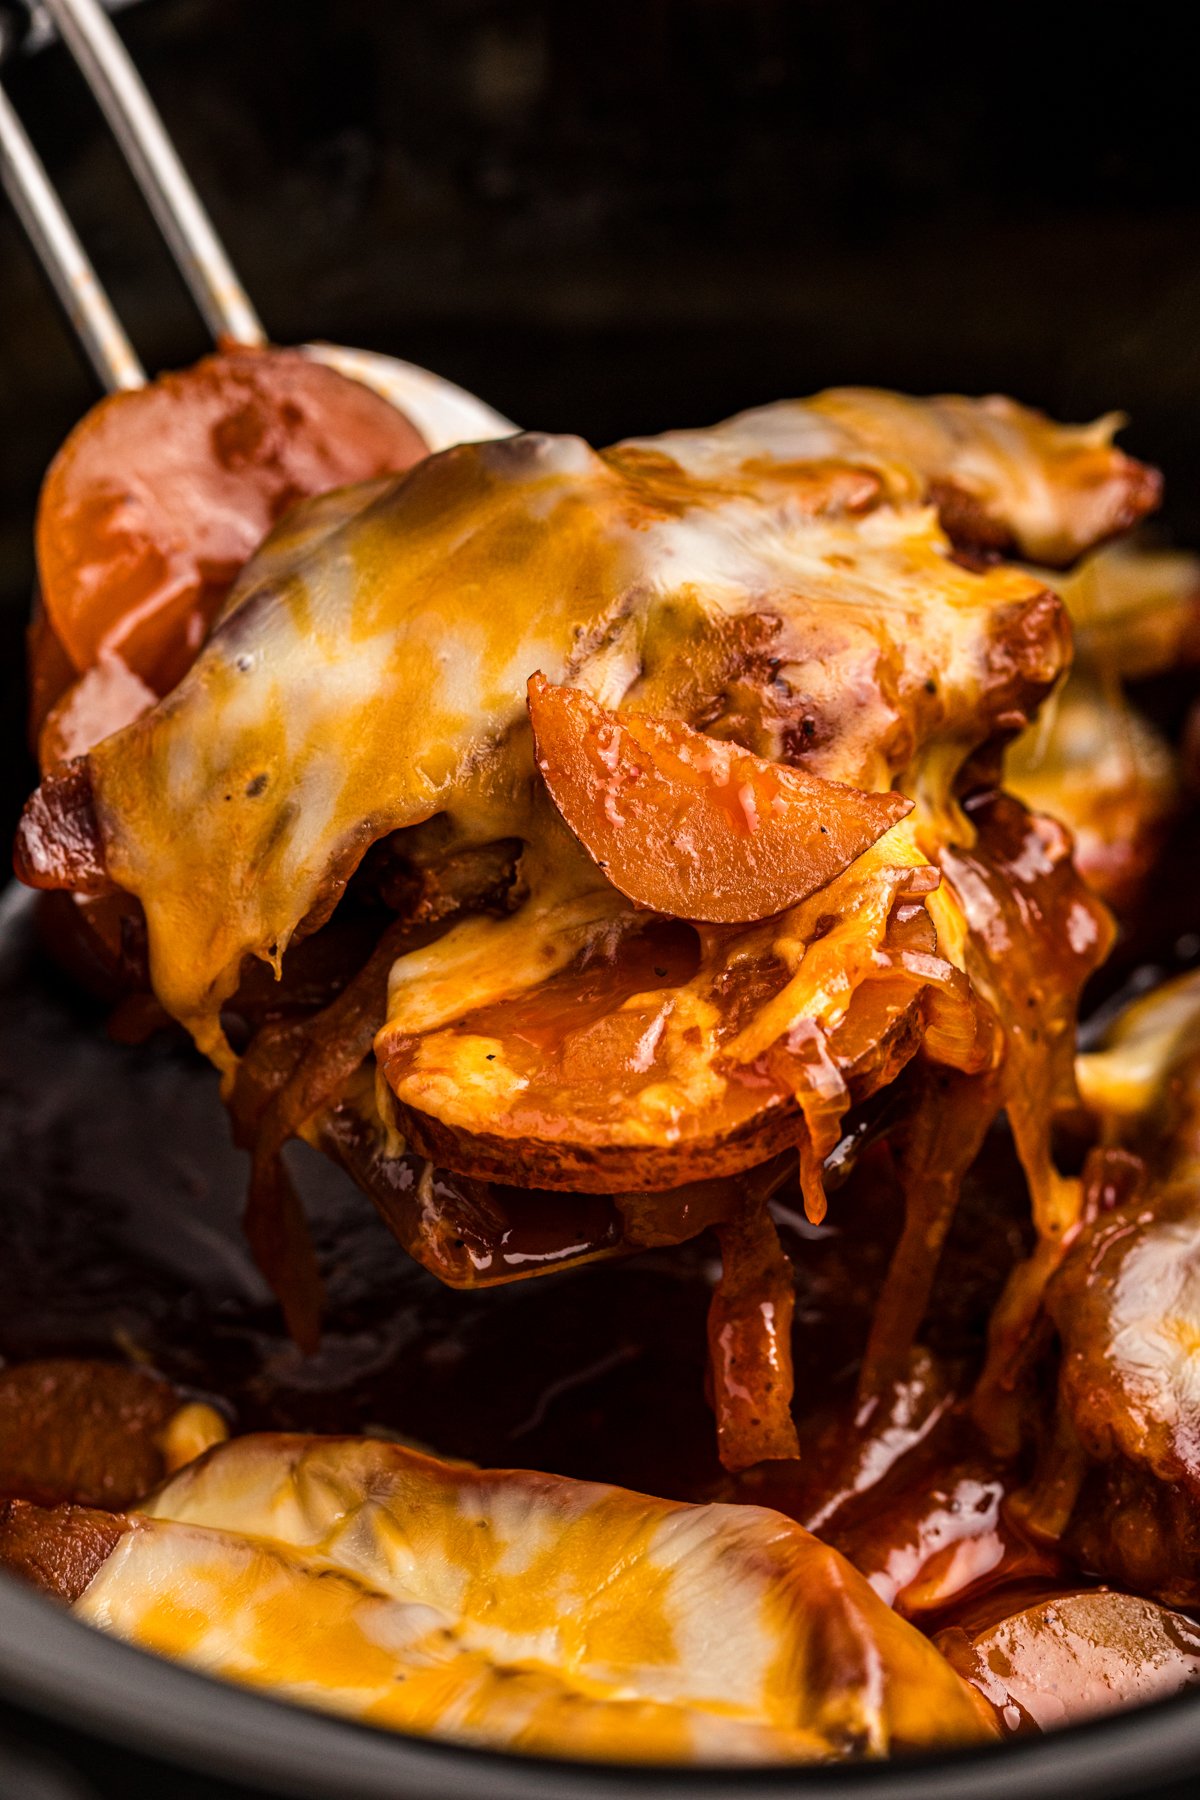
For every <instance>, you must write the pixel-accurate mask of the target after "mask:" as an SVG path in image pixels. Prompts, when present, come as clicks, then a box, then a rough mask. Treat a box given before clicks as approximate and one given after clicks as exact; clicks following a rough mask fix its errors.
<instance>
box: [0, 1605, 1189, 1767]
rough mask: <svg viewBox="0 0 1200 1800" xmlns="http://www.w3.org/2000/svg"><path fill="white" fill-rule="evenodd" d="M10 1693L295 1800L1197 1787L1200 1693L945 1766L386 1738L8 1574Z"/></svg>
mask: <svg viewBox="0 0 1200 1800" xmlns="http://www.w3.org/2000/svg"><path fill="white" fill-rule="evenodd" d="M0 1691H2V1692H3V1695H4V1697H5V1699H6V1700H8V1701H9V1702H10V1703H13V1704H16V1705H18V1706H20V1707H21V1708H22V1709H23V1710H24V1711H26V1712H27V1713H29V1714H31V1715H33V1716H34V1717H36V1718H39V1719H41V1720H44V1721H46V1722H49V1723H53V1724H56V1725H59V1726H62V1727H67V1728H71V1729H74V1730H76V1731H79V1730H82V1731H84V1732H86V1733H88V1734H90V1735H91V1736H93V1737H96V1738H99V1739H101V1740H102V1741H104V1742H106V1743H108V1744H111V1745H114V1746H117V1747H119V1748H123V1749H130V1750H135V1751H138V1752H140V1753H142V1754H147V1755H152V1756H156V1757H159V1758H161V1759H163V1760H165V1761H167V1762H168V1763H170V1764H172V1765H174V1766H176V1767H182V1768H187V1769H189V1770H193V1771H195V1772H197V1773H200V1774H204V1775H208V1776H216V1777H220V1778H223V1779H225V1780H231V1781H237V1782H241V1783H248V1784H251V1785H253V1786H256V1787H258V1788H261V1789H263V1790H265V1791H266V1792H269V1793H272V1794H276V1795H287V1796H289V1797H292V1796H294V1797H295V1800H329V1796H330V1794H331V1793H332V1792H334V1791H336V1793H337V1795H338V1800H385V1797H386V1800H400V1797H401V1796H402V1795H404V1794H406V1793H407V1794H411V1795H414V1796H418V1795H419V1796H421V1800H468V1796H470V1797H471V1800H478V1796H479V1795H481V1794H486V1795H487V1796H488V1800H683V1796H685V1795H686V1796H688V1797H691V1796H696V1797H697V1800H699V1797H701V1796H703V1800H779V1796H781V1795H784V1794H794V1795H797V1796H803V1797H804V1800H846V1797H847V1796H848V1795H852V1794H853V1795H863V1796H865V1797H867V1800H1012V1797H1013V1796H1014V1795H1020V1796H1021V1797H1022V1800H1043V1797H1044V1800H1050V1797H1051V1796H1053V1797H1055V1800H1058V1797H1059V1796H1061V1795H1062V1794H1064V1793H1081V1792H1085V1791H1086V1792H1088V1793H1090V1794H1091V1795H1093V1796H1095V1800H1102V1797H1103V1796H1105V1795H1115V1794H1132V1793H1145V1792H1146V1791H1147V1790H1148V1789H1150V1788H1152V1787H1153V1786H1154V1785H1155V1784H1156V1783H1158V1782H1163V1781H1178V1780H1180V1779H1182V1778H1184V1777H1186V1776H1188V1775H1193V1774H1200V1694H1195V1693H1190V1694H1181V1695H1179V1696H1177V1697H1175V1698H1173V1699H1170V1700H1164V1701H1159V1702H1157V1703H1155V1704H1153V1705H1150V1706H1147V1707H1144V1708H1141V1709H1138V1710H1136V1711H1131V1712H1126V1713H1121V1714H1115V1715H1109V1716H1108V1717H1105V1718H1102V1719H1097V1720H1095V1721H1093V1722H1090V1723H1088V1724H1086V1725H1080V1726H1075V1727H1072V1728H1069V1729H1066V1730H1063V1731H1061V1732H1057V1733H1051V1734H1049V1735H1047V1736H1044V1737H1030V1738H1027V1739H1022V1740H1017V1741H1015V1742H1010V1743H1008V1744H1003V1745H998V1746H997V1747H995V1748H994V1749H983V1750H973V1751H966V1752H958V1753H951V1754H947V1755H942V1756H937V1757H934V1758H904V1759H897V1760H894V1761H891V1762H879V1763H868V1764H855V1765H841V1766H838V1767H836V1768H831V1767H829V1766H823V1767H814V1768H797V1767H796V1766H795V1765H785V1766H778V1767H772V1768H760V1767H756V1768H747V1767H738V1768H733V1769H730V1768H725V1769H698V1768H694V1767H690V1766H689V1767H684V1768H652V1767H646V1766H644V1765H634V1764H624V1763H622V1764H614V1765H599V1764H596V1763H573V1762H564V1761H557V1760H554V1761H552V1760H549V1759H541V1758H536V1759H535V1758H532V1757H525V1756H516V1755H512V1754H508V1753H500V1752H494V1751H488V1750H479V1749H474V1748H471V1747H467V1746H462V1745H456V1744H450V1743H440V1742H435V1741H433V1740H428V1739H418V1738H412V1737H407V1736H404V1735H402V1734H400V1733H395V1732H390V1731H381V1730H377V1729H375V1728H373V1727H371V1726H367V1725H361V1724H358V1723H356V1722H353V1721H349V1720H343V1719H338V1718H335V1717H333V1716H331V1715H329V1714H325V1713H320V1712H316V1711H312V1710H309V1709H307V1708H304V1707H300V1706H294V1705H292V1704H290V1703H287V1702H284V1701H281V1700H277V1699H274V1698H273V1697H271V1696H270V1695H267V1694H261V1693H256V1692H254V1691H252V1690H250V1689H246V1688H241V1687H238V1686H236V1685H232V1684H228V1683H225V1682H222V1681H218V1680H215V1679H212V1678H210V1677H208V1676H206V1675H203V1674H199V1673H197V1672H196V1671H194V1670H191V1669H189V1668H186V1667H184V1666H182V1665H180V1664H176V1663H172V1662H168V1661H166V1660H165V1659H162V1658H159V1657H157V1656H153V1655H151V1654H149V1653H147V1652H145V1651H142V1650H139V1649H136V1648H134V1647H133V1646H132V1645H129V1644H124V1643H121V1642H119V1641H117V1640H116V1639H113V1638H108V1637H106V1636H104V1634H103V1633H101V1632H98V1631H96V1630H94V1629H93V1628H92V1627H91V1626H89V1625H85V1624H84V1623H83V1622H82V1621H80V1620H78V1619H75V1618H73V1617H72V1616H71V1615H70V1614H69V1613H68V1612H67V1611H66V1610H65V1609H63V1608H62V1607H60V1606H59V1605H58V1604H57V1603H56V1602H54V1601H52V1600H48V1599H45V1598H44V1597H42V1596H41V1595H39V1594H36V1593H33V1592H31V1591H30V1590H28V1589H26V1588H24V1587H22V1586H21V1585H20V1584H19V1583H18V1582H15V1581H14V1580H12V1579H11V1578H10V1577H6V1576H0Z"/></svg>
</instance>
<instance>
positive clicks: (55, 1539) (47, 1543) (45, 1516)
mask: <svg viewBox="0 0 1200 1800" xmlns="http://www.w3.org/2000/svg"><path fill="white" fill-rule="evenodd" d="M131 1523H132V1521H131V1520H129V1519H128V1518H126V1517H125V1515H124V1514H123V1513H107V1512H99V1511H97V1510H96V1509H95V1508H93V1507H90V1506H53V1507H43V1506H35V1505H34V1504H33V1503H32V1501H29V1500H0V1568H4V1569H7V1570H8V1571H9V1573H10V1574H13V1575H16V1576H19V1577H20V1579H21V1580H22V1581H27V1582H28V1583H29V1584H30V1585H31V1586H32V1587H35V1588H39V1589H40V1590H41V1591H42V1593H44V1594H53V1595H54V1596H55V1597H56V1598H57V1599H59V1600H66V1601H67V1602H71V1601H75V1600H78V1598H79V1596H80V1594H82V1592H83V1590H84V1588H85V1587H87V1585H88V1583H89V1582H90V1581H91V1580H92V1577H93V1576H94V1575H95V1574H96V1572H97V1570H98V1569H99V1568H100V1567H101V1565H102V1564H103V1563H105V1562H106V1561H107V1560H108V1558H109V1556H110V1555H111V1554H112V1552H113V1549H114V1548H115V1546H116V1544H117V1542H118V1540H119V1539H120V1538H122V1537H124V1535H125V1533H126V1532H127V1531H128V1530H129V1529H130V1527H131Z"/></svg>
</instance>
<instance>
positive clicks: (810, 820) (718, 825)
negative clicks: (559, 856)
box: [529, 674, 912, 925]
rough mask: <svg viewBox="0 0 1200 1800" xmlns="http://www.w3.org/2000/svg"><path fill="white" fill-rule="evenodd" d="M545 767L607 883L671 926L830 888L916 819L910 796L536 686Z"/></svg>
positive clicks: (745, 915) (743, 916) (789, 902)
mask: <svg viewBox="0 0 1200 1800" xmlns="http://www.w3.org/2000/svg"><path fill="white" fill-rule="evenodd" d="M529 716H530V719H531V720H532V722H533V740H534V751H535V755H536V757H537V765H538V768H539V769H540V771H541V773H542V776H543V779H544V780H545V783H546V786H547V787H548V788H549V790H550V795H551V798H552V799H553V801H554V804H555V806H557V808H558V810H559V812H560V813H561V814H562V817H563V819H564V820H565V821H566V823H567V825H568V826H569V827H570V829H571V831H572V832H573V833H574V834H575V836H576V837H577V838H578V839H579V841H580V843H581V844H582V845H583V847H584V849H585V850H587V852H588V854H589V855H590V856H592V857H594V858H595V860H596V862H597V863H598V864H599V865H600V867H601V868H602V869H603V870H604V873H605V874H606V875H607V876H608V879H609V880H610V881H611V882H612V884H613V886H614V887H616V888H619V889H620V891H621V893H623V894H624V895H626V896H627V898H628V899H630V900H633V901H634V902H636V904H637V905H639V906H645V907H648V908H649V909H650V910H651V911H653V912H660V913H667V914H669V915H671V916H672V917H674V918H677V919H696V920H702V921H704V922H705V923H708V924H716V925H738V924H747V923H750V922H752V921H754V920H757V919H768V918H771V917H773V916H774V914H776V913H780V912H783V911H784V909H785V908H786V907H789V906H795V905H797V904H798V903H799V902H800V901H801V900H806V899H807V898H808V896H809V895H810V894H815V893H816V892H817V890H818V888H823V887H824V886H825V885H826V884H827V883H828V882H830V881H832V880H833V879H834V877H835V876H837V875H840V874H841V873H842V871H843V870H844V869H848V868H849V866H850V864H851V863H852V862H854V861H856V860H857V858H858V857H860V856H861V855H862V854H863V852H864V851H865V850H869V849H870V847H871V845H872V844H874V843H875V842H877V840H878V839H879V838H881V837H882V836H883V834H884V832H885V831H887V830H888V828H889V826H892V825H895V824H896V823H897V821H898V820H900V819H902V818H904V817H905V815H906V814H907V813H910V812H911V811H912V801H911V800H906V799H905V798H904V796H903V795H902V794H892V793H887V794H867V793H864V792H862V790H861V789H859V788H854V787H849V786H847V785H845V784H844V783H843V782H840V781H826V780H824V779H823V778H822V777H820V776H817V775H809V774H806V773H805V772H804V771H803V770H802V769H791V768H788V767H786V766H785V765H784V764H782V763H771V762H767V761H765V760H764V759H763V758H762V757H761V756H753V755H752V754H751V753H750V751H748V750H743V749H741V748H740V747H739V746H738V745H737V744H729V743H725V742H722V741H721V740H720V739H718V738H711V737H706V736H705V734H704V733H703V732H700V731H693V730H692V729H691V727H690V726H687V725H683V724H681V723H679V721H677V720H674V719H656V718H650V717H647V716H644V715H641V714H637V713H626V712H621V713H618V712H614V711H612V710H611V709H610V708H608V707H605V706H599V705H597V703H596V702H595V701H594V700H593V699H591V698H590V697H589V696H588V695H587V694H585V693H583V692H582V691H581V690H580V689H579V688H572V687H560V686H557V685H555V684H554V683H552V682H549V681H547V680H546V679H545V677H544V676H543V675H541V674H537V675H534V676H532V677H531V679H530V682H529Z"/></svg>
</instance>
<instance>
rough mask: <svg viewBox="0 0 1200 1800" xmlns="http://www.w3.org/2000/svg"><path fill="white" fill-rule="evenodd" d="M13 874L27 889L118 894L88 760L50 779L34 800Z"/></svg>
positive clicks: (24, 819) (25, 817)
mask: <svg viewBox="0 0 1200 1800" xmlns="http://www.w3.org/2000/svg"><path fill="white" fill-rule="evenodd" d="M13 869H14V870H15V872H16V875H17V878H18V880H20V881H23V882H24V883H25V885H26V887H32V888H68V889H70V890H71V892H73V893H76V894H107V893H111V892H112V891H113V886H114V883H113V882H112V881H111V880H110V878H109V874H108V866H107V859H106V857H105V852H104V839H103V836H102V834H101V831H100V821H99V819H98V817H97V815H96V799H95V794H94V792H93V789H92V773H91V768H90V766H89V763H88V759H87V757H86V756H77V757H76V758H75V760H74V762H70V763H68V764H67V766H66V768H65V769H63V770H62V772H61V773H59V774H54V775H48V776H47V777H46V779H45V781H43V782H42V785H41V787H39V788H37V789H35V791H34V792H33V794H31V795H30V797H29V799H28V800H27V802H26V804H25V810H24V812H23V813H22V815H21V822H20V824H19V825H18V827H17V837H16V843H15V845H14V847H13Z"/></svg>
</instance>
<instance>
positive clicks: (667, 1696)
mask: <svg viewBox="0 0 1200 1800" xmlns="http://www.w3.org/2000/svg"><path fill="white" fill-rule="evenodd" d="M147 1515H148V1516H147V1517H146V1518H145V1519H142V1520H139V1521H138V1522H137V1523H136V1524H135V1528H134V1529H133V1530H132V1531H130V1532H129V1533H127V1534H126V1536H125V1537H124V1538H123V1539H122V1540H121V1542H120V1543H119V1544H118V1546H117V1548H116V1549H115V1551H114V1552H113V1554H112V1555H111V1556H110V1557H109V1559H108V1561H107V1562H106V1563H105V1564H104V1565H103V1566H102V1568H101V1569H100V1571H99V1573H98V1574H97V1575H96V1576H95V1578H94V1579H93V1581H92V1582H91V1584H90V1586H89V1587H88V1588H87V1590H86V1591H85V1593H84V1594H83V1595H82V1596H81V1598H80V1600H79V1601H78V1602H77V1606H76V1610H77V1612H78V1613H79V1614H80V1615H81V1616H82V1617H83V1618H86V1619H88V1620H90V1621H91V1622H92V1623H94V1624H97V1625H100V1626H102V1627H103V1628H104V1629H106V1630H110V1631H113V1632H116V1633H118V1634H119V1635H121V1636H123V1637H126V1638H129V1639H131V1640H132V1641H134V1642H137V1643H140V1644H143V1645H145V1646H146V1647H147V1648H151V1649H155V1650H158V1651H160V1652H162V1653H163V1654H166V1655H170V1656H176V1657H180V1658H183V1659H185V1660H187V1661H189V1662H191V1663H192V1664H194V1665H195V1666H197V1667H200V1668H203V1669H205V1670H207V1671H209V1672H211V1673H214V1674H220V1675H224V1676H226V1677H229V1678H231V1679H233V1680H238V1681H243V1682H248V1683H251V1684H253V1685H256V1686H265V1687H270V1688H272V1689H273V1690H275V1691H276V1692H279V1693H281V1694H283V1695H285V1696H288V1697H290V1698H293V1699H298V1700H303V1701H306V1702H308V1703H310V1704H315V1705H320V1706H327V1707H330V1708H332V1709H334V1710H337V1711H341V1712H346V1713H349V1714H351V1715H352V1716H354V1717H357V1718H361V1719H364V1720H367V1721H369V1722H372V1723H375V1724H380V1725H387V1726H392V1727H396V1728H400V1729H404V1730H409V1731H421V1732H434V1733H437V1734H439V1735H444V1736H447V1737H453V1738H458V1739H461V1740H466V1741H469V1742H476V1743H483V1744H492V1745H504V1746H507V1747H510V1748H516V1749H525V1750H533V1751H539V1752H548V1753H553V1754H559V1755H563V1754H565V1755H571V1756H585V1757H586V1756H598V1757H621V1758H626V1759H645V1760H652V1761H658V1760H665V1761H712V1762H721V1761H735V1760H743V1759H748V1760H809V1759H815V1758H824V1757H828V1756H833V1755H837V1754H844V1753H848V1752H858V1753H864V1752H865V1753H867V1754H874V1755H878V1754H882V1753H884V1752H886V1751H887V1750H889V1749H891V1748H893V1747H898V1746H902V1745H907V1746H912V1747H915V1746H917V1745H921V1744H928V1743H931V1742H934V1741H937V1742H946V1741H948V1740H949V1741H953V1740H955V1739H958V1740H970V1739H975V1738H980V1737H984V1736H986V1735H987V1727H986V1725H985V1724H984V1722H983V1721H982V1719H981V1715H980V1712H979V1711H978V1710H977V1708H976V1706H975V1704H974V1702H973V1699H972V1696H971V1695H970V1693H969V1692H968V1690H967V1689H966V1688H965V1686H964V1685H963V1683H962V1682H961V1681H960V1680H959V1678H958V1677H957V1676H956V1675H954V1673H953V1672H952V1671H951V1669H950V1668H949V1666H948V1665H947V1664H946V1663H945V1662H944V1661H943V1659H942V1658H941V1657H940V1656H939V1654H938V1653H937V1652H936V1651H935V1650H934V1649H933V1648H932V1646H931V1645H929V1644H928V1643H927V1642H926V1640H925V1639H924V1638H922V1637H921V1636H920V1635H919V1634H918V1633H917V1632H916V1631H915V1630H913V1629H912V1628H911V1627H909V1626H907V1625H906V1624H904V1622H903V1621H902V1620H900V1619H899V1618H897V1617H896V1616H895V1615H894V1614H892V1613H891V1612H889V1611H888V1609H887V1608H886V1607H885V1606H884V1605H883V1604H882V1602H881V1601H879V1600H878V1599H877V1598H876V1596H875V1595H874V1593H873V1592H872V1591H871V1589H870V1588H869V1587H868V1585H867V1583H866V1582H865V1581H864V1580H863V1579H862V1578H861V1577H860V1576H858V1575H857V1574H856V1573H855V1572H854V1570H853V1569H852V1568H851V1567H850V1565H849V1564H848V1563H846V1562H844V1561H843V1559H842V1558H841V1557H840V1556H839V1555H838V1554H837V1552H836V1551H833V1550H831V1549H829V1548H827V1547H826V1546H825V1545H823V1544H821V1543H820V1542H819V1541H818V1540H817V1539H816V1538H814V1537H812V1536H810V1535H809V1533H808V1532H806V1531H804V1530H803V1528H802V1527H800V1526H798V1525H796V1524H794V1523H792V1522H791V1521H790V1520H787V1519H784V1518H783V1517H781V1516H780V1515H778V1514H775V1513H771V1512H768V1511H766V1510H764V1509H762V1508H758V1507H748V1506H737V1507H734V1506H685V1505H676V1504H672V1503H670V1502H667V1501H661V1500H651V1499H648V1498H646V1497H645V1496H643V1495H638V1494H631V1493H626V1492H624V1491H622V1490H621V1489H617V1488H610V1487H600V1486H595V1485H591V1484H587V1483H582V1482H573V1481H566V1480H562V1479H560V1478H557V1477H554V1476H548V1475H535V1474H523V1473H512V1472H477V1471H474V1470H471V1469H467V1468H463V1467H461V1466H456V1465H449V1464H445V1463H440V1462H437V1461H435V1460H433V1459H432V1458H429V1457H426V1456H422V1455H420V1454H418V1453H416V1452H414V1451H410V1450H407V1449H402V1448H400V1447H398V1446H395V1445H390V1444H382V1443H377V1442H373V1441H370V1440H352V1439H306V1438H292V1437H258V1438H245V1439H240V1440H237V1441H235V1442H234V1443H232V1444H230V1445H227V1446H225V1447H223V1448H221V1449H220V1450H218V1451H216V1452H215V1453H213V1454H212V1455H210V1456H208V1457H207V1458H205V1459H204V1460H203V1461H202V1462H201V1463H199V1464H197V1465H193V1466H192V1467H191V1468H189V1469H187V1470H185V1471H182V1472H181V1473H180V1474H179V1475H177V1476H176V1477H175V1478H174V1479H173V1480H172V1481H170V1482H169V1483H168V1484H167V1486H166V1487H165V1488H164V1489H163V1490H162V1491H161V1492H160V1494H159V1495H158V1497H157V1498H156V1499H155V1500H154V1501H153V1502H152V1503H151V1504H150V1506H149V1507H148V1508H147Z"/></svg>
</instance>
